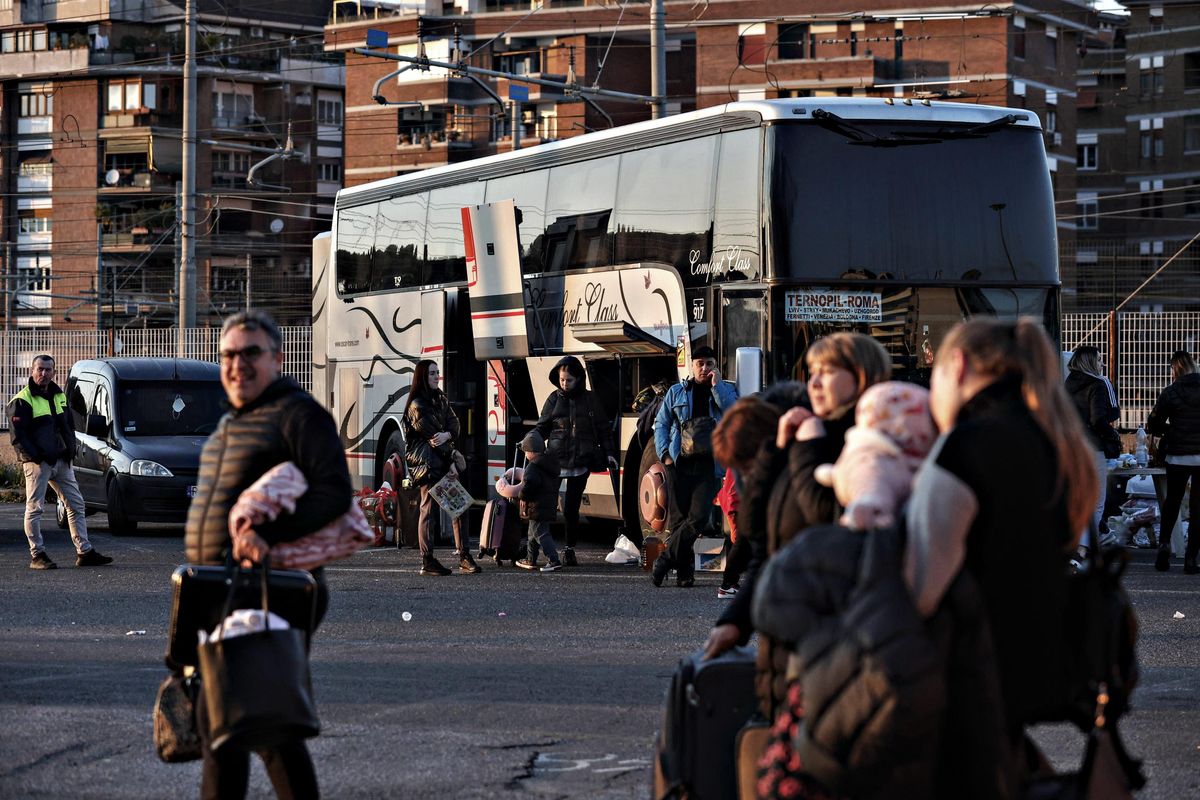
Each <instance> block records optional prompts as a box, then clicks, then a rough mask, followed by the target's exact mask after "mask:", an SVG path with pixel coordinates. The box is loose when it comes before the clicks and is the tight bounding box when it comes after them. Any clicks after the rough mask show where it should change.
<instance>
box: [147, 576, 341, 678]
mask: <svg viewBox="0 0 1200 800" xmlns="http://www.w3.org/2000/svg"><path fill="white" fill-rule="evenodd" d="M267 580H268V585H269V593H270V601H271V610H272V611H274V612H275V613H276V614H278V615H279V616H281V617H283V618H284V619H285V620H287V623H288V624H289V625H291V626H292V627H293V628H295V629H297V630H300V631H303V632H304V633H305V635H306V636H311V635H312V631H313V629H314V628H315V627H316V622H317V581H316V579H315V578H313V576H312V575H311V574H309V573H308V572H305V571H304V570H298V569H273V570H270V573H269V576H267ZM258 584H259V571H258V569H257V568H255V569H251V570H238V569H235V568H234V566H233V563H232V561H230V562H228V563H226V565H225V566H223V567H216V566H214V567H198V566H194V565H191V564H184V565H183V566H181V567H179V568H177V569H176V570H175V572H174V574H173V575H172V576H171V586H172V598H171V618H170V623H169V624H168V627H167V654H166V657H165V661H166V664H167V667H168V668H170V669H172V670H181V669H182V668H183V667H185V666H189V667H194V666H196V665H197V664H199V663H200V662H199V659H198V657H197V655H196V641H197V638H196V635H197V633H198V632H199V631H202V630H204V631H211V630H212V629H213V628H215V627H217V625H218V624H219V623H220V622H221V620H222V619H224V618H225V617H226V616H228V614H223V613H222V609H223V608H224V607H225V601H226V598H227V596H228V595H230V593H233V596H234V606H233V607H234V608H257V607H258V595H259V592H258Z"/></svg>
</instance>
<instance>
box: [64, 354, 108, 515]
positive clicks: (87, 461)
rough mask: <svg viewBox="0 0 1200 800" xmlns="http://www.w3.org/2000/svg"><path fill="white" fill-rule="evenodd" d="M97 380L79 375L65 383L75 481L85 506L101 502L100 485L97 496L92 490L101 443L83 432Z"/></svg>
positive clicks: (93, 377) (94, 490)
mask: <svg viewBox="0 0 1200 800" xmlns="http://www.w3.org/2000/svg"><path fill="white" fill-rule="evenodd" d="M98 379H99V376H98V375H96V374H95V373H91V372H81V373H79V374H78V375H74V376H71V378H70V379H68V381H67V407H68V408H69V409H70V414H71V424H72V425H73V426H74V427H75V442H76V447H75V460H74V462H73V463H74V467H75V479H76V481H78V483H79V491H80V492H81V493H82V494H83V499H84V502H85V503H87V505H88V506H92V505H93V504H94V503H99V502H103V497H104V492H103V488H104V487H103V485H100V491H99V492H97V488H96V487H97V485H98V481H97V465H98V463H99V461H98V459H99V454H98V449H99V448H100V446H102V445H103V444H104V442H103V440H102V439H101V440H98V439H97V438H96V437H95V436H89V435H88V429H87V420H88V414H89V413H90V412H91V408H92V402H93V400H94V399H95V395H96V382H97V380H98Z"/></svg>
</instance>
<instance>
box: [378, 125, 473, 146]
mask: <svg viewBox="0 0 1200 800" xmlns="http://www.w3.org/2000/svg"><path fill="white" fill-rule="evenodd" d="M473 146H474V145H473V144H472V142H471V140H470V139H468V138H466V136H464V135H463V132H462V131H460V130H458V129H456V128H451V129H445V128H411V129H409V130H407V131H404V132H402V133H400V135H399V136H397V137H396V149H397V150H400V151H413V150H470V149H471V148H472V147H473Z"/></svg>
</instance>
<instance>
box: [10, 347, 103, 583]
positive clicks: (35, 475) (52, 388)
mask: <svg viewBox="0 0 1200 800" xmlns="http://www.w3.org/2000/svg"><path fill="white" fill-rule="evenodd" d="M8 422H9V425H8V430H9V437H10V439H11V440H12V445H13V449H14V450H16V452H17V459H18V460H19V461H20V462H21V470H22V471H23V472H24V473H25V538H26V539H28V540H29V554H30V556H31V559H30V561H29V568H30V569H55V568H57V567H58V565H57V564H55V563H54V562H53V561H52V560H51V559H50V556H49V555H47V554H46V549H45V546H44V545H43V544H42V507H43V506H44V505H45V500H46V486H47V485H50V486H53V487H54V491H55V492H56V493H58V496H59V497H61V498H62V499H63V502H64V503H66V506H67V521H68V522H69V523H70V528H71V540H72V541H73V542H74V543H75V552H76V556H75V566H77V567H99V566H103V565H105V564H111V563H112V558H110V557H109V556H104V555H101V554H100V553H99V552H97V550H96V548H94V547H92V543H91V542H89V541H88V534H87V523H85V522H84V518H83V514H84V507H83V495H81V494H80V493H79V484H78V483H76V481H75V471H74V469H72V468H71V459H72V458H74V456H75V429H74V428H73V427H71V420H70V418H69V417H68V416H67V396H66V395H65V394H63V391H62V389H60V388H58V384H57V383H55V382H54V358H53V357H51V356H48V355H45V354H43V355H39V356H34V358H33V366H32V368H31V370H30V375H29V383H28V384H27V385H26V386H25V388H24V389H22V390H21V391H19V392H17V393H16V395H14V396H13V398H12V400H10V401H9V403H8Z"/></svg>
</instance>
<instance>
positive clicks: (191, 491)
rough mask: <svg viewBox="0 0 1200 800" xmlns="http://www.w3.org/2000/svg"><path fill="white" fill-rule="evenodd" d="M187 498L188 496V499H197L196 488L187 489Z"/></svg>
mask: <svg viewBox="0 0 1200 800" xmlns="http://www.w3.org/2000/svg"><path fill="white" fill-rule="evenodd" d="M187 496H188V497H195V496H196V487H195V486H189V487H188V488H187Z"/></svg>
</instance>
